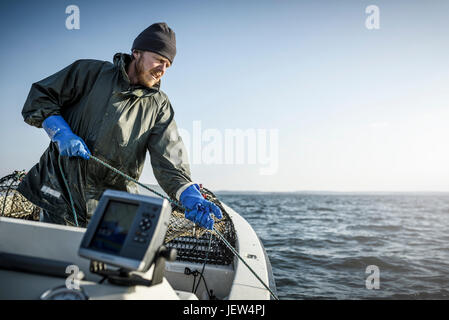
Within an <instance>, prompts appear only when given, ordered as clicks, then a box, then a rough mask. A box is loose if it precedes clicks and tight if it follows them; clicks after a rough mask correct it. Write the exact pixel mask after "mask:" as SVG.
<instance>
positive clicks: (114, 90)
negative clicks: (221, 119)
mask: <svg viewBox="0 0 449 320" xmlns="http://www.w3.org/2000/svg"><path fill="white" fill-rule="evenodd" d="M130 61H131V57H130V56H129V55H127V54H122V53H117V54H115V56H114V63H113V64H112V63H110V62H107V61H99V60H78V61H75V62H74V63H72V64H71V65H69V66H68V67H66V68H65V69H63V70H61V71H59V72H57V73H55V74H54V75H52V76H50V77H48V78H46V79H44V80H42V81H39V82H36V83H34V84H33V85H32V87H31V90H30V93H29V95H28V98H27V100H26V102H25V105H24V107H23V110H22V115H23V117H24V120H25V122H26V123H28V124H30V125H32V126H36V127H38V128H41V127H42V122H43V121H44V120H45V119H46V118H47V117H49V116H52V115H61V116H62V117H63V118H64V119H65V120H66V121H67V123H68V124H69V126H70V128H71V129H72V131H73V132H74V133H75V134H76V135H78V136H79V137H81V138H82V139H83V140H84V141H85V143H86V145H87V147H88V148H89V150H90V151H91V153H92V154H93V155H94V156H96V157H97V158H99V159H101V160H103V161H105V162H107V163H109V164H110V165H112V166H113V167H115V168H117V169H118V170H120V171H122V172H124V173H126V174H128V175H129V176H131V177H133V178H135V179H139V177H140V175H141V173H142V169H143V166H144V162H145V158H146V152H147V150H148V151H149V153H150V157H151V165H152V167H153V172H154V175H155V177H156V179H157V181H158V183H159V185H160V186H161V187H162V189H163V190H164V191H165V192H166V193H167V194H168V195H169V196H170V197H171V198H173V199H178V198H179V193H180V190H183V189H185V188H186V187H187V186H188V185H191V184H192V181H191V178H190V168H189V164H188V160H187V153H186V149H185V147H184V144H183V142H182V139H181V137H180V136H179V133H178V129H177V126H176V123H175V120H174V112H173V108H172V106H171V104H170V101H169V99H168V97H167V95H166V94H165V93H163V92H162V91H161V90H160V89H159V85H160V83H159V84H158V86H156V87H152V88H148V87H144V86H140V85H137V86H133V85H131V84H130V81H129V78H128V75H127V73H126V68H127V65H128V64H129V62H130ZM58 157H59V151H58V148H57V146H56V144H55V143H50V145H49V147H48V148H47V149H46V150H45V152H44V154H43V155H42V157H41V158H40V161H39V163H38V164H36V165H35V166H34V167H33V168H32V169H31V170H30V171H29V172H28V174H27V175H26V176H25V178H24V179H23V180H22V182H21V184H20V185H19V191H20V192H21V193H22V194H23V195H24V196H25V197H26V198H27V199H28V200H30V201H31V202H33V203H34V204H36V205H38V206H40V207H41V208H43V209H45V210H47V211H48V212H51V213H53V214H57V215H60V216H61V217H62V218H64V220H65V221H66V223H69V224H70V221H72V222H73V221H74V218H73V217H72V210H71V205H70V199H69V193H68V192H67V188H66V187H65V184H64V181H63V179H62V175H61V172H60V167H59V164H58ZM60 160H61V166H62V168H61V169H62V171H63V172H64V175H65V177H66V179H67V180H68V183H69V188H70V192H71V194H72V197H73V201H74V205H75V209H76V212H77V215H78V222H79V223H80V225H82V226H85V225H86V223H87V219H86V218H90V215H91V214H92V213H93V212H92V211H93V209H94V208H95V205H96V203H97V201H98V199H99V197H100V196H101V194H102V193H103V191H104V190H106V189H116V190H123V191H128V192H131V193H136V192H137V186H136V185H135V183H133V182H131V181H129V180H126V179H125V178H123V177H122V176H120V175H118V174H116V173H114V172H113V171H112V170H110V169H107V168H106V167H104V166H103V165H101V164H99V163H98V162H96V161H94V160H92V159H90V160H84V159H81V158H78V157H77V158H68V157H61V159H60ZM91 204H93V205H91Z"/></svg>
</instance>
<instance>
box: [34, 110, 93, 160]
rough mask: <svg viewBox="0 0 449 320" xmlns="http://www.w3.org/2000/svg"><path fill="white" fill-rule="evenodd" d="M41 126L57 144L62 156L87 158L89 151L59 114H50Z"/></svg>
mask: <svg viewBox="0 0 449 320" xmlns="http://www.w3.org/2000/svg"><path fill="white" fill-rule="evenodd" d="M42 127H43V128H44V130H45V131H46V132H47V134H48V136H49V137H50V139H51V141H53V142H56V143H57V145H58V149H59V153H60V154H61V155H62V156H68V157H81V158H83V159H86V160H87V159H89V157H90V154H91V153H90V151H89V148H87V146H86V144H85V143H84V141H83V139H81V138H80V137H78V136H77V135H76V134H74V133H73V132H72V130H71V129H70V127H69V125H68V124H67V122H66V121H65V120H64V118H63V117H61V116H50V117H48V118H47V119H45V120H44V122H43V123H42Z"/></svg>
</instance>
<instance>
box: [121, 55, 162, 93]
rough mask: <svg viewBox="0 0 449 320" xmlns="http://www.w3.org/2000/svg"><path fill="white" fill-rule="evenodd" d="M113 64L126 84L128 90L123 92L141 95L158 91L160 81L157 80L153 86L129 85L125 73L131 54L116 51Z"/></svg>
mask: <svg viewBox="0 0 449 320" xmlns="http://www.w3.org/2000/svg"><path fill="white" fill-rule="evenodd" d="M113 61H114V65H115V66H116V67H117V68H119V70H120V74H121V75H122V77H123V80H124V81H125V82H126V83H127V85H128V88H129V89H128V90H125V91H123V92H122V93H123V94H133V95H135V96H138V97H141V96H145V95H151V94H153V93H154V91H160V87H161V81H160V80H159V82H158V83H156V84H155V85H154V86H153V87H146V86H144V85H140V84H137V85H131V83H130V80H129V77H128V74H127V73H126V69H127V67H128V65H129V63H130V62H131V56H130V55H129V54H126V53H116V54H115V55H114V60H113Z"/></svg>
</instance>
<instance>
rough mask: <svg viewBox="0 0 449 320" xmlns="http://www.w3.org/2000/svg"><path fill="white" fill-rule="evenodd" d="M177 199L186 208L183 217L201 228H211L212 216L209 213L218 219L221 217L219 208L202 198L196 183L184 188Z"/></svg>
mask: <svg viewBox="0 0 449 320" xmlns="http://www.w3.org/2000/svg"><path fill="white" fill-rule="evenodd" d="M179 200H180V201H181V204H182V205H183V206H184V208H186V211H185V217H186V218H187V219H189V220H190V221H193V222H195V223H196V224H198V225H200V226H201V227H203V228H206V229H209V230H212V229H213V227H214V218H213V217H212V216H211V213H212V214H213V215H215V216H216V217H217V218H218V219H222V218H223V215H222V213H221V210H220V208H219V207H217V206H216V205H215V204H213V203H212V202H210V201H207V200H206V199H204V197H203V196H202V194H201V192H200V187H199V186H198V185H197V184H193V185H191V186H190V187H188V188H187V189H185V190H184V191H183V192H182V193H181V196H180V197H179Z"/></svg>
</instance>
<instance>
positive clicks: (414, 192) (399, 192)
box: [214, 190, 449, 196]
mask: <svg viewBox="0 0 449 320" xmlns="http://www.w3.org/2000/svg"><path fill="white" fill-rule="evenodd" d="M214 193H216V194H222V195H223V194H273V193H276V194H305V195H311V194H316V195H352V194H353V195H448V196H449V191H238V190H234V191H233V190H217V191H214Z"/></svg>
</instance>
